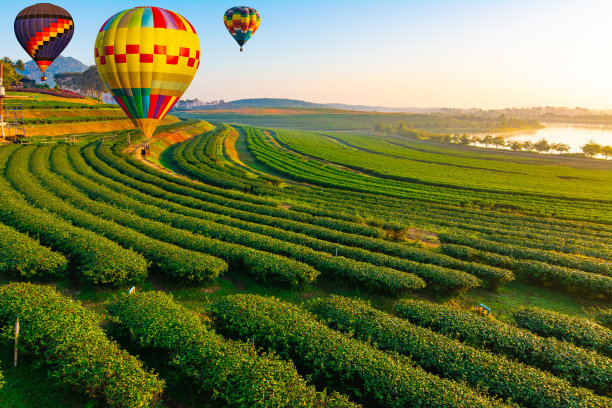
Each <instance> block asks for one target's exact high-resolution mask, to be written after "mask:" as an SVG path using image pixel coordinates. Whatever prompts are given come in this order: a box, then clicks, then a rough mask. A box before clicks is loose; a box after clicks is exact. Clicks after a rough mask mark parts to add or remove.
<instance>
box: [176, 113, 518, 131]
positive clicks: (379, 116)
mask: <svg viewBox="0 0 612 408" xmlns="http://www.w3.org/2000/svg"><path fill="white" fill-rule="evenodd" d="M294 110H296V109H290V110H285V109H277V108H253V109H236V110H231V111H227V110H222V111H215V110H210V111H195V112H191V111H185V112H176V113H175V114H176V115H177V116H178V117H181V118H197V119H202V120H207V121H211V122H223V123H232V124H242V125H251V126H261V127H276V128H283V129H302V130H317V131H318V130H321V131H324V130H332V131H372V130H374V126H375V125H376V124H377V123H379V122H381V123H385V124H396V123H397V122H399V121H403V122H404V123H406V125H407V126H408V128H410V129H420V130H426V131H429V132H439V133H475V132H499V131H512V130H516V129H502V128H499V127H498V126H497V125H496V124H495V122H494V121H469V120H464V119H456V118H452V117H446V116H435V115H423V114H408V113H374V112H361V111H339V110H334V109H317V108H302V109H297V112H296V113H291V112H293V111H294Z"/></svg>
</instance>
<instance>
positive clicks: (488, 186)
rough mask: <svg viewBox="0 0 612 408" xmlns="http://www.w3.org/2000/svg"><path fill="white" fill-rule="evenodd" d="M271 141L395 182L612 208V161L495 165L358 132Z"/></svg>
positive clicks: (509, 157)
mask: <svg viewBox="0 0 612 408" xmlns="http://www.w3.org/2000/svg"><path fill="white" fill-rule="evenodd" d="M270 138H271V139H274V140H275V141H277V142H279V143H280V144H281V145H282V146H285V147H287V148H289V149H291V150H293V151H297V152H299V153H303V154H305V155H308V156H310V157H315V158H320V159H324V160H327V161H329V162H332V163H335V164H339V165H345V166H348V167H351V168H354V169H357V170H362V171H366V172H368V173H369V174H373V175H379V176H381V177H385V178H391V179H393V180H397V181H407V182H411V181H416V182H421V183H426V184H431V185H439V186H442V187H453V186H456V187H465V188H471V189H475V190H482V191H489V192H492V193H495V192H514V193H517V194H519V195H522V194H526V193H530V194H533V195H534V196H536V197H558V198H583V199H590V200H595V201H601V202H605V203H607V204H612V163H611V164H609V165H608V168H607V170H608V171H595V170H591V169H576V168H570V167H561V166H559V165H558V164H557V163H554V164H553V165H546V164H544V163H540V164H526V163H516V162H515V161H514V160H515V158H516V157H517V156H518V155H517V154H516V153H513V152H506V154H505V156H503V159H502V158H501V156H499V158H498V160H495V161H493V160H487V159H480V158H472V157H470V156H471V155H470V154H469V153H468V154H463V155H460V154H458V155H447V154H441V153H426V152H423V151H418V150H414V149H410V148H408V147H406V146H405V145H404V142H405V141H406V140H405V139H404V140H401V138H398V139H399V140H398V141H395V139H393V141H392V140H391V139H389V138H387V139H377V138H375V137H372V136H366V135H354V134H327V135H323V134H317V133H311V132H300V131H286V130H274V131H272V132H270ZM414 144H415V143H413V144H412V145H414ZM421 145H425V146H426V145H427V144H426V143H421ZM457 153H459V152H457ZM542 161H543V162H545V160H542Z"/></svg>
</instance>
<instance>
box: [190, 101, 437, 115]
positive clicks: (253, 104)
mask: <svg viewBox="0 0 612 408" xmlns="http://www.w3.org/2000/svg"><path fill="white" fill-rule="evenodd" d="M241 108H322V109H342V110H356V111H366V112H436V111H438V110H440V108H390V107H385V106H368V105H345V104H342V103H314V102H306V101H301V100H298V99H284V98H253V99H238V100H235V101H231V102H226V103H221V104H218V105H209V106H195V107H194V108H193V109H197V110H215V109H241Z"/></svg>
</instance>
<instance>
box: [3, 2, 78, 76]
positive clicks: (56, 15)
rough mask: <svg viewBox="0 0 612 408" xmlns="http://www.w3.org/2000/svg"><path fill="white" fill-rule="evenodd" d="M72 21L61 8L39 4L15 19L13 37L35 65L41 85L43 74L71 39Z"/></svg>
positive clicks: (28, 8)
mask: <svg viewBox="0 0 612 408" xmlns="http://www.w3.org/2000/svg"><path fill="white" fill-rule="evenodd" d="M73 33H74V21H73V20H72V16H71V15H70V13H68V12H67V11H66V10H64V9H63V8H61V7H58V6H55V5H53V4H49V3H38V4H35V5H33V6H30V7H26V8H24V9H23V10H21V12H19V14H18V15H17V18H15V35H16V36H17V40H18V41H19V43H20V44H21V46H22V47H23V49H24V50H26V52H27V53H28V54H29V55H30V57H32V59H33V60H34V61H36V63H37V64H38V68H40V71H41V72H42V78H40V79H41V80H42V81H46V80H47V77H46V76H45V70H46V69H47V68H49V65H51V63H53V60H55V58H57V56H59V55H60V54H61V52H62V51H64V48H66V46H67V45H68V43H69V42H70V40H71V39H72V34H73Z"/></svg>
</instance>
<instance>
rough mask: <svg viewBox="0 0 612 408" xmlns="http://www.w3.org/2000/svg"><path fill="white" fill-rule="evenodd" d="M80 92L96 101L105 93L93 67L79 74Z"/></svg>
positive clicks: (96, 70)
mask: <svg viewBox="0 0 612 408" xmlns="http://www.w3.org/2000/svg"><path fill="white" fill-rule="evenodd" d="M81 90H82V91H83V92H85V94H87V95H88V96H92V97H94V98H98V99H100V98H101V97H102V94H103V93H104V92H106V87H105V86H104V83H103V82H102V79H101V78H100V74H99V73H98V68H96V66H95V65H92V66H90V67H89V68H87V69H86V70H85V71H83V73H82V74H81Z"/></svg>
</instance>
